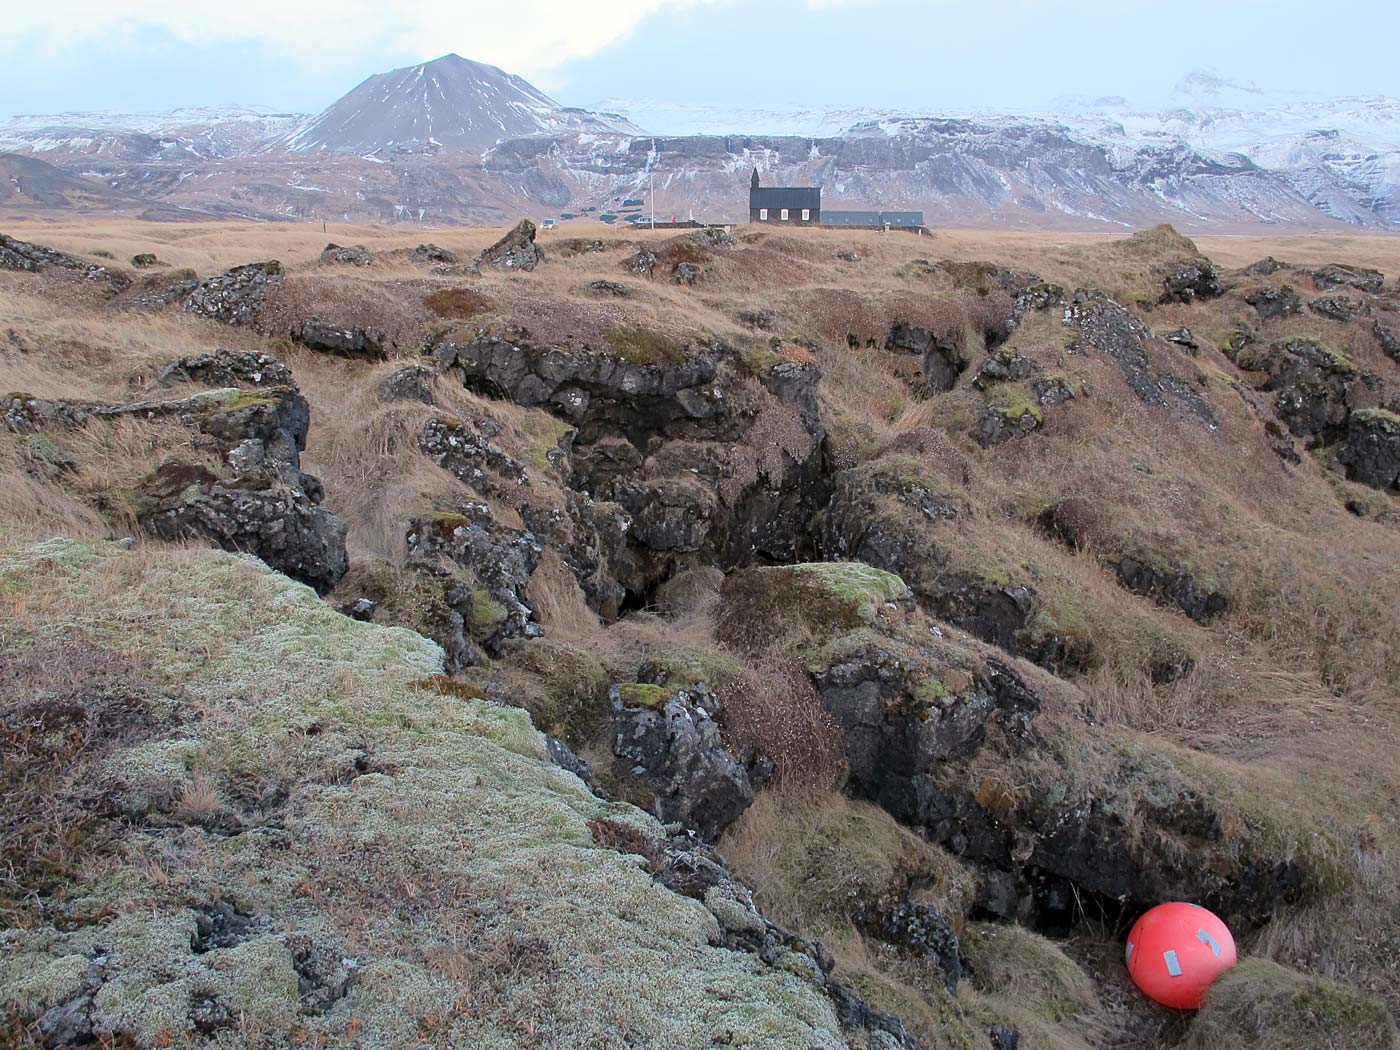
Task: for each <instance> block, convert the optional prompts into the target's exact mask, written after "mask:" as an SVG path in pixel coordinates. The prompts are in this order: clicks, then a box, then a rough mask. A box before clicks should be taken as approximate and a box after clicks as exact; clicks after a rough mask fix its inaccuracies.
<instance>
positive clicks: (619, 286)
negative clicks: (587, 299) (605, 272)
mask: <svg viewBox="0 0 1400 1050" xmlns="http://www.w3.org/2000/svg"><path fill="white" fill-rule="evenodd" d="M586 287H587V288H588V290H589V291H590V292H592V293H593V294H594V295H605V296H610V297H611V298H613V299H630V298H632V288H631V286H630V285H626V284H623V283H622V282H621V281H606V280H601V279H600V280H597V281H589V282H588V284H587V286H586Z"/></svg>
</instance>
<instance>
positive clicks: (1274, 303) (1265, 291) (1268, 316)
mask: <svg viewBox="0 0 1400 1050" xmlns="http://www.w3.org/2000/svg"><path fill="white" fill-rule="evenodd" d="M1244 301H1245V302H1246V303H1248V304H1249V305H1250V306H1252V307H1254V309H1255V310H1256V311H1257V312H1258V314H1259V318H1260V320H1263V321H1272V320H1274V319H1275V318H1278V317H1288V316H1290V315H1292V314H1300V313H1302V312H1303V300H1302V299H1300V298H1298V293H1297V292H1295V291H1294V290H1293V288H1292V287H1291V286H1290V285H1286V284H1285V285H1284V286H1283V287H1282V288H1260V289H1258V290H1256V291H1253V292H1250V293H1249V294H1248V295H1246V296H1245V297H1244Z"/></svg>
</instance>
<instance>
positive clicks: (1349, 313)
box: [1308, 295, 1370, 323]
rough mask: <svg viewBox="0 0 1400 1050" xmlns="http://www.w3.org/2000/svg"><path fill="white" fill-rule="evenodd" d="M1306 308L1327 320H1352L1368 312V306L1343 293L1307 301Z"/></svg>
mask: <svg viewBox="0 0 1400 1050" xmlns="http://www.w3.org/2000/svg"><path fill="white" fill-rule="evenodd" d="M1308 309H1309V310H1311V311H1312V312H1313V313H1315V314H1317V315H1318V316H1319V317H1325V318H1327V319H1328V320H1329V321H1341V322H1343V323H1345V322H1347V321H1354V320H1356V319H1357V318H1358V317H1361V316H1362V315H1364V314H1367V313H1369V312H1370V308H1369V307H1368V306H1367V305H1366V304H1365V303H1364V302H1360V301H1359V300H1356V299H1352V298H1350V297H1348V296H1345V295H1328V296H1323V297H1322V298H1319V299H1314V300H1313V301H1312V302H1310V303H1308Z"/></svg>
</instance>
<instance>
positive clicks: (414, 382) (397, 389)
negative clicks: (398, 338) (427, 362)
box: [379, 365, 437, 405]
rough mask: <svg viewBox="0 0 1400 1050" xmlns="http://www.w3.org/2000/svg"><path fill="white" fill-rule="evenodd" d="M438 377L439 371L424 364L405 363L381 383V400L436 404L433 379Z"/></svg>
mask: <svg viewBox="0 0 1400 1050" xmlns="http://www.w3.org/2000/svg"><path fill="white" fill-rule="evenodd" d="M436 378H437V373H436V372H435V371H433V370H432V369H431V368H428V367H426V366H424V365H405V366H404V367H403V368H398V369H395V370H394V371H393V372H391V373H390V374H389V375H388V376H386V377H385V378H384V381H383V382H381V383H380V384H379V400H380V401H385V402H393V401H417V402H420V403H421V404H424V405H431V404H435V401H434V398H433V380H434V379H436Z"/></svg>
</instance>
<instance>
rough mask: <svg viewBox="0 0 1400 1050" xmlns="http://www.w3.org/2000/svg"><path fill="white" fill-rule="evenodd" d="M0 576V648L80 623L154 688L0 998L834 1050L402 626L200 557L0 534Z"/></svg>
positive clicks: (292, 1024)
mask: <svg viewBox="0 0 1400 1050" xmlns="http://www.w3.org/2000/svg"><path fill="white" fill-rule="evenodd" d="M0 594H3V595H4V596H5V597H6V598H7V599H15V600H14V601H11V602H10V603H9V607H10V608H12V609H20V610H24V612H23V617H24V618H23V620H22V622H20V623H18V624H14V625H10V626H13V627H14V628H15V630H14V632H13V634H12V635H9V634H7V635H6V636H5V637H6V640H5V641H0V645H9V644H11V642H10V641H9V639H10V638H11V637H13V638H15V639H24V638H28V637H38V636H40V635H45V634H46V635H47V636H50V637H53V636H56V635H61V634H63V633H64V632H81V633H82V634H83V636H84V637H85V638H87V639H88V640H89V641H91V642H92V643H93V644H100V645H101V646H103V647H104V649H106V650H108V651H111V652H114V653H120V654H123V655H124V656H125V657H128V658H130V659H131V660H132V661H134V662H135V663H136V664H137V665H139V666H142V667H144V668H147V669H148V670H149V674H150V675H151V676H152V679H153V682H154V684H155V685H156V686H157V687H159V688H160V689H161V690H163V691H164V692H165V693H166V694H168V703H167V704H166V706H165V708H157V707H153V710H163V711H165V713H164V714H162V715H161V716H160V718H159V719H158V722H159V724H157V725H153V726H150V727H149V729H150V732H148V733H146V734H145V735H144V736H143V737H142V738H141V741H140V742H136V741H133V742H132V744H131V745H130V746H129V747H126V748H125V749H120V750H118V751H116V752H115V753H113V754H110V755H108V756H106V757H105V758H104V761H103V762H101V763H97V764H95V765H94V766H93V768H92V769H91V770H90V771H89V775H90V777H91V781H90V784H89V785H88V786H89V787H91V788H92V789H93V790H95V791H101V792H108V793H111V794H112V795H113V796H114V797H117V798H119V799H120V801H121V802H122V805H123V807H124V808H126V809H127V810H128V811H135V812H137V813H139V812H140V811H143V810H145V811H147V812H146V816H145V818H144V819H135V820H132V821H131V823H130V824H129V825H128V826H127V829H126V830H125V831H124V833H123V838H122V842H121V849H120V850H119V851H113V852H112V854H111V855H109V856H106V857H104V858H103V859H102V861H101V863H97V862H94V863H93V864H92V865H91V866H90V868H89V867H85V868H84V869H82V871H83V873H82V874H81V875H80V876H78V877H77V878H76V879H74V880H73V881H72V882H71V884H68V885H66V886H64V887H62V888H60V889H59V890H58V891H56V892H55V893H54V894H53V896H52V897H51V899H49V900H47V901H46V907H47V909H48V912H47V914H51V915H53V916H54V917H55V922H56V924H55V925H54V926H52V927H45V926H42V925H40V926H38V927H36V928H33V929H26V930H23V931H10V932H9V933H7V934H6V935H5V936H4V937H3V938H0V1014H5V1013H7V1012H9V1011H11V1010H14V1011H17V1012H18V1013H19V1015H20V1016H21V1018H32V1017H34V1016H37V1014H38V1012H40V1011H42V1010H44V1009H47V1008H49V1007H51V1006H55V1005H62V1004H64V1003H70V1002H73V1001H75V1000H76V999H77V998H78V997H79V995H80V994H81V990H82V984H83V981H84V980H91V979H93V978H89V977H88V975H89V974H95V975H96V978H95V979H96V980H97V982H98V985H99V987H98V988H97V990H96V992H95V994H94V995H93V998H92V1005H91V1007H90V1016H91V1017H92V1019H93V1022H94V1025H95V1027H96V1028H97V1030H98V1031H100V1032H103V1033H109V1032H112V1033H124V1034H125V1036H126V1037H128V1038H129V1039H130V1040H132V1041H133V1042H134V1043H135V1044H136V1045H138V1046H157V1045H160V1046H167V1045H168V1046H191V1045H215V1044H218V1045H225V1044H227V1045H235V1044H236V1045H239V1046H243V1045H279V1046H280V1045H289V1044H298V1045H301V1044H304V1045H327V1044H330V1045H351V1044H353V1045H359V1046H361V1047H366V1048H370V1047H385V1048H387V1047H400V1046H407V1045H418V1044H419V1043H422V1042H424V1041H425V1040H426V1041H427V1042H429V1043H436V1044H440V1045H449V1046H472V1047H474V1048H480V1050H507V1048H515V1047H519V1046H522V1045H552V1046H590V1045H599V1046H602V1045H611V1044H612V1043H614V1042H616V1040H617V1039H618V1038H624V1039H625V1040H626V1041H627V1043H628V1045H631V1046H634V1047H655V1048H658V1050H660V1048H667V1050H670V1048H691V1047H693V1048H696V1050H699V1048H702V1047H711V1046H714V1045H728V1046H736V1047H750V1048H772V1050H779V1048H787V1047H792V1046H803V1047H821V1048H827V1050H838V1048H844V1047H847V1045H848V1044H847V1043H846V1042H845V1040H844V1037H843V1036H842V1034H841V1031H840V1027H839V1025H838V1023H837V1021H836V1018H835V1016H834V1013H833V1009H832V1006H831V1003H830V1000H829V999H828V998H827V997H826V995H825V994H824V993H823V992H821V991H820V989H819V988H817V987H816V986H815V985H814V984H813V983H811V981H809V980H807V979H804V976H803V975H802V974H800V973H797V972H790V971H791V970H793V969H794V968H791V967H788V968H785V967H784V966H776V967H770V966H768V965H765V964H764V963H762V962H761V961H760V960H759V959H757V958H756V957H754V956H752V955H749V954H746V953H742V952H733V951H729V950H727V949H723V948H717V947H714V946H713V944H714V943H715V942H716V941H717V940H718V925H717V923H716V920H715V917H714V915H713V914H712V913H711V911H710V910H709V909H707V908H706V907H705V906H704V905H703V904H702V903H701V902H699V901H695V900H691V899H689V898H685V897H681V896H678V895H676V894H674V893H672V892H670V891H668V890H665V889H663V888H662V887H660V886H659V885H658V884H657V883H656V882H655V881H653V879H652V878H651V876H650V875H649V874H648V873H647V872H646V871H645V870H644V869H643V868H642V866H641V862H640V860H639V858H636V857H629V856H626V855H624V854H622V853H619V852H616V851H614V850H612V849H608V848H604V847H602V846H599V845H598V844H597V842H595V840H594V836H593V834H592V833H591V831H590V828H589V822H590V821H594V820H598V819H602V818H606V819H611V820H625V821H628V822H632V823H638V822H640V826H643V827H645V828H646V829H647V831H648V832H649V833H650V834H651V835H652V836H653V837H659V836H660V834H661V831H660V828H659V827H658V826H657V825H656V824H655V822H654V821H653V820H652V819H651V818H650V817H647V816H646V815H645V814H642V813H640V812H638V811H635V810H631V809H630V808H627V807H623V806H621V805H620V804H616V803H607V802H604V801H602V800H600V799H598V798H597V797H595V796H594V795H593V794H591V793H590V792H589V791H588V790H586V789H585V788H584V786H583V785H582V784H581V783H580V782H579V781H578V779H577V778H575V777H574V776H573V775H572V774H570V773H567V772H565V771H564V770H562V769H560V768H559V767H557V766H554V765H552V764H551V763H549V762H548V761H547V759H546V756H545V749H544V743H543V738H542V737H541V736H540V734H539V733H538V732H537V731H536V730H535V729H534V727H533V726H532V725H531V724H530V720H529V718H528V716H527V715H526V714H525V713H524V712H523V711H520V710H518V709H515V708H503V707H499V706H496V705H493V704H490V703H486V702H483V701H480V700H475V699H472V698H467V697H461V696H455V695H443V693H442V692H441V691H438V690H434V689H431V688H423V687H422V685H421V683H422V682H424V681H431V680H433V678H434V676H435V675H438V674H439V673H440V672H441V668H442V653H441V651H440V650H439V649H438V648H437V646H435V645H434V644H433V643H431V642H429V641H427V640H425V639H423V638H422V637H421V636H419V635H416V634H413V633H411V632H409V631H406V630H401V629H397V628H386V627H380V626H376V625H372V624H362V623H358V622H356V621H353V620H351V619H349V618H347V617H344V616H341V615H340V614H338V613H336V612H335V611H334V610H333V609H331V608H330V607H329V606H327V605H326V604H325V603H323V602H321V601H320V600H319V599H318V598H317V597H316V595H315V594H314V593H313V592H312V591H311V590H310V589H309V588H306V587H304V586H301V585H300V584H296V583H294V582H292V581H290V580H288V579H287V578H285V577H283V576H280V575H278V574H276V573H274V572H272V571H270V570H268V569H267V568H265V567H264V566H262V565H261V564H260V563H258V562H256V561H254V560H252V559H246V558H241V557H237V556H233V555H229V554H224V553H221V552H217V551H194V550H190V551H178V550H177V551H172V550H161V551H154V550H151V551H147V550H141V549H137V550H134V551H129V552H128V551H123V550H121V549H120V548H118V547H116V546H107V545H94V544H76V543H70V542H66V541H52V542H49V543H45V544H39V545H37V546H31V547H27V548H23V549H13V548H11V549H6V548H4V547H0ZM29 594H34V595H38V594H42V595H43V598H44V601H43V602H34V601H29V600H27V598H26V596H27V595H29ZM3 655H4V653H3V652H0V657H3ZM201 799H203V800H204V801H203V802H202V801H201ZM211 812H212V813H213V816H212V817H211V816H210V813H211ZM182 813H183V814H187V815H186V816H182V815H181V814H182ZM201 814H203V816H201ZM229 915H232V916H234V917H235V920H236V921H235V920H230V919H229V918H228V916H229ZM207 916H214V918H213V919H210V918H207ZM220 923H223V925H220ZM211 924H212V925H211ZM299 985H300V987H299Z"/></svg>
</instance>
